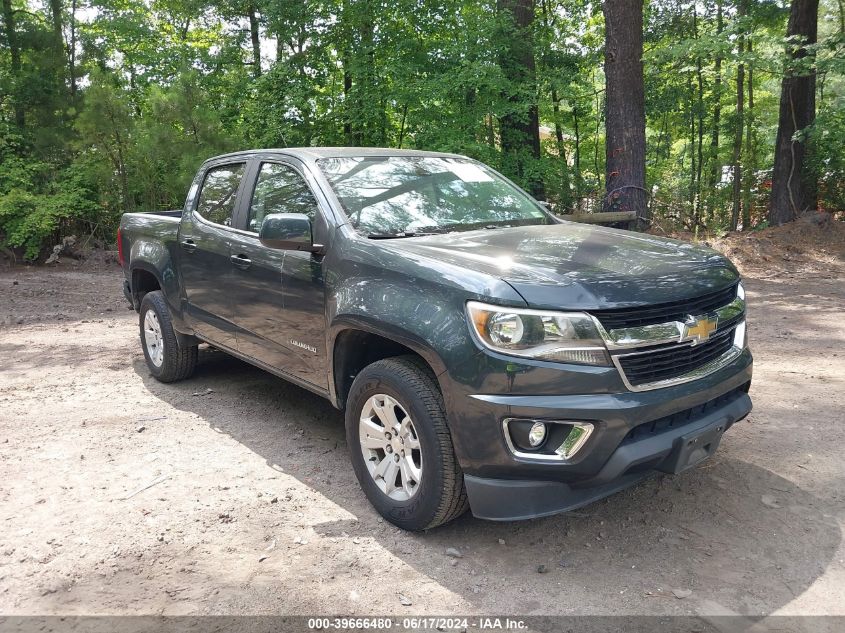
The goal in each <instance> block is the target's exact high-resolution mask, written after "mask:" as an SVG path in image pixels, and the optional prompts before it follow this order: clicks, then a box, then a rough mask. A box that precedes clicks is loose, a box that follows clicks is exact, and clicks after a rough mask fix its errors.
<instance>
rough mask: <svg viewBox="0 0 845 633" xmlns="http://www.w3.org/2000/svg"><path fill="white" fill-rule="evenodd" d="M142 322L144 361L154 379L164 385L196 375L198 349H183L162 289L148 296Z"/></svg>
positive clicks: (142, 313)
mask: <svg viewBox="0 0 845 633" xmlns="http://www.w3.org/2000/svg"><path fill="white" fill-rule="evenodd" d="M138 322H139V326H140V328H141V347H142V348H143V349H144V359H145V360H146V361H147V367H148V368H149V370H150V373H151V374H152V375H153V378H155V379H156V380H159V381H161V382H175V381H177V380H182V379H184V378H188V377H189V376H190V375H191V374H193V373H194V368H195V367H196V366H197V346H196V345H191V346H188V347H180V346H179V341H177V340H176V332H175V331H174V330H173V323H172V322H171V320H170V310H169V309H168V308H167V302H166V301H165V300H164V295H163V294H162V293H161V291H160V290H155V291H153V292H148V293H147V294H145V295H144V299H143V300H142V301H141V309H140V310H139V313H138Z"/></svg>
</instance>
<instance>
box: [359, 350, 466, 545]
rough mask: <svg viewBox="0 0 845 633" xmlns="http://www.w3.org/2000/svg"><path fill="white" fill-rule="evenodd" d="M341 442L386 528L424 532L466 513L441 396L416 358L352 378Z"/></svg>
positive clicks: (386, 364) (398, 360) (400, 359)
mask: <svg viewBox="0 0 845 633" xmlns="http://www.w3.org/2000/svg"><path fill="white" fill-rule="evenodd" d="M346 437H347V443H348V445H349V450H350V452H351V457H352V465H353V468H354V469H355V474H356V476H357V477H358V481H359V482H360V484H361V487H362V488H363V489H364V493H365V494H366V495H367V498H368V499H369V500H370V503H372V504H373V506H375V508H376V510H378V512H379V513H380V514H381V515H382V516H383V517H384V518H385V519H387V520H388V521H390V522H391V523H393V524H394V525H396V526H398V527H400V528H403V529H406V530H424V529H428V528H433V527H436V526H438V525H442V524H443V523H446V522H448V521H451V520H452V519H455V518H457V517H458V516H460V515H461V514H463V513H464V512H465V511H466V510H467V508H468V503H467V498H466V491H465V489H464V477H463V473H462V472H461V469H460V466H459V465H458V462H457V459H456V458H455V451H454V449H453V447H452V438H451V435H450V433H449V427H448V424H447V422H446V413H445V408H444V405H443V396H442V394H441V393H440V390H439V388H438V386H437V383H436V381H435V378H434V376H432V374H431V372H430V370H429V369H428V368H427V367H426V366H424V364H423V363H422V362H421V361H420V360H418V359H417V358H416V357H413V356H400V357H397V358H388V359H386V360H381V361H378V362H376V363H373V364H372V365H369V366H368V367H366V368H364V369H363V370H362V371H361V373H360V374H358V376H356V378H355V381H354V382H353V383H352V389H351V390H350V392H349V399H348V402H347V407H346Z"/></svg>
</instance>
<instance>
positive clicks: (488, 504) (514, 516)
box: [464, 391, 751, 521]
mask: <svg viewBox="0 0 845 633" xmlns="http://www.w3.org/2000/svg"><path fill="white" fill-rule="evenodd" d="M750 412H751V398H749V397H748V394H747V393H745V392H744V391H740V392H739V393H737V394H736V396H735V397H733V398H731V399H730V400H729V401H727V402H726V403H725V404H724V405H722V406H720V407H718V408H716V409H715V410H712V411H711V412H709V413H707V414H705V415H702V416H700V417H699V418H697V419H693V420H692V421H690V422H687V423H685V424H683V425H681V426H677V427H674V428H669V429H666V430H663V431H662V432H659V433H654V434H646V436H645V437H643V438H642V439H639V440H637V441H631V442H623V443H622V444H621V445H620V446H619V447H618V448H617V449H616V450H615V451H614V452H613V454H612V455H611V456H610V459H608V461H607V462H606V463H605V465H604V466H603V467H602V468H601V470H600V471H599V472H598V474H596V475H595V476H594V477H591V478H590V479H589V480H585V481H582V482H573V483H564V482H560V481H531V480H509V479H492V478H484V477H475V476H473V475H465V477H464V481H465V484H466V490H467V496H468V497H469V502H470V507H471V508H472V513H473V514H474V515H475V516H476V517H478V518H480V519H490V520H494V521H515V520H519V519H529V518H536V517H541V516H547V515H550V514H556V513H558V512H566V511H568V510H574V509H576V508H580V507H581V506H584V505H587V504H588V503H592V502H593V501H596V500H598V499H602V498H604V497H606V496H608V495H611V494H613V493H615V492H618V491H620V490H622V489H624V488H627V487H628V486H631V485H633V484H635V483H637V482H638V481H641V480H642V479H644V478H646V477H648V476H649V475H652V474H654V473H655V472H658V471H659V472H668V473H675V472H680V471H681V470H685V469H686V468H689V467H692V466H695V465H696V464H698V463H699V462H700V461H702V460H703V459H705V458H707V457H709V456H710V455H712V454H713V453H714V452H715V451H716V449H717V448H718V446H719V441H720V439H721V436H722V433H724V432H725V431H726V430H727V429H729V428H730V427H731V426H732V425H733V424H734V423H735V422H738V421H739V420H741V419H743V418H744V417H745V416H747V415H748V414H749V413H750ZM699 440H700V445H699Z"/></svg>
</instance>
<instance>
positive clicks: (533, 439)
mask: <svg viewBox="0 0 845 633" xmlns="http://www.w3.org/2000/svg"><path fill="white" fill-rule="evenodd" d="M545 439H546V425H545V424H544V423H543V422H535V423H534V425H533V426H532V427H531V430H530V431H529V432H528V442H529V443H530V444H531V446H540V444H542V443H543V440H545Z"/></svg>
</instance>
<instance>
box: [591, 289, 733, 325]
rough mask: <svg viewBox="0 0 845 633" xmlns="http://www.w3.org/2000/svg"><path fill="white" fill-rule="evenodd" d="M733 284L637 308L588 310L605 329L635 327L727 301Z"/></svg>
mask: <svg viewBox="0 0 845 633" xmlns="http://www.w3.org/2000/svg"><path fill="white" fill-rule="evenodd" d="M736 286H737V285H736V284H735V283H734V284H731V285H730V286H728V287H727V288H723V289H722V290H717V291H716V292H711V293H708V294H706V295H701V296H699V297H694V298H692V299H684V300H681V301H670V302H667V303H658V304H654V305H649V306H641V307H637V308H619V309H613V310H594V311H592V312H591V314H592V315H593V316H594V317H596V318H597V319H598V320H599V323H601V324H602V327H604V329H606V330H616V329H621V328H631V327H639V326H642V325H653V324H656V323H667V322H669V321H685V320H686V319H687V316H689V315H690V314H706V313H708V312H712V311H713V310H715V309H717V308H721V307H722V306H724V305H726V304H728V303H730V302H731V301H732V300H733V298H734V297H736Z"/></svg>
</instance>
